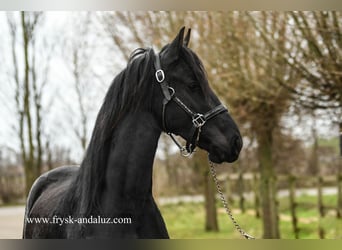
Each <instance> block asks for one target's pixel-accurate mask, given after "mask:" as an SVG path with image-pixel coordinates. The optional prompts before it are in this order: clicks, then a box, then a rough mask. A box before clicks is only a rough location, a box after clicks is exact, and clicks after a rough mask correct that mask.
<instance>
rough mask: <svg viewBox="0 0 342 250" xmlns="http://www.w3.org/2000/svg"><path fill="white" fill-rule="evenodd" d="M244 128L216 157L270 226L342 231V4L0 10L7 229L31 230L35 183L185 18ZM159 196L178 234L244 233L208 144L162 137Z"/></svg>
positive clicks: (258, 227) (250, 229)
mask: <svg viewBox="0 0 342 250" xmlns="http://www.w3.org/2000/svg"><path fill="white" fill-rule="evenodd" d="M184 25H185V26H187V27H190V28H192V37H191V41H190V48H191V49H193V50H194V51H195V52H196V53H197V54H198V55H199V57H200V58H201V59H202V61H203V64H204V65H205V68H206V70H207V75H208V79H209V82H210V84H211V86H212V88H213V89H214V91H215V92H216V93H217V94H218V96H219V97H220V99H221V100H222V102H223V103H224V104H225V105H226V106H227V107H228V109H229V112H230V113H231V114H232V116H233V117H234V119H235V120H236V121H237V123H238V126H239V128H240V130H241V133H242V135H243V140H244V147H243V150H242V152H241V155H240V158H239V160H238V161H237V162H235V163H234V164H222V165H220V166H217V171H218V178H219V180H220V184H221V185H222V187H223V191H224V194H225V196H226V198H227V200H228V202H229V204H230V206H231V208H232V210H233V214H234V216H235V217H236V219H237V221H238V222H239V224H241V226H242V227H243V228H244V229H245V230H246V231H247V233H249V234H252V235H254V236H256V237H257V238H285V239H293V238H342V160H341V154H342V152H341V150H342V149H341V147H342V146H341V143H342V142H341V141H342V139H341V131H342V13H341V12H337V11H320V12H297V11H295V12H274V11H272V12H237V11H235V12H234V11H226V12H189V11H183V12H0V33H1V34H2V35H1V37H0V62H1V64H0V65H1V66H0V118H1V120H0V121H1V122H0V238H20V237H21V232H22V225H23V216H24V204H25V199H26V196H27V193H28V191H29V189H30V187H31V185H32V183H33V181H34V180H35V179H36V178H37V176H39V175H40V174H41V173H43V172H45V171H48V170H50V169H53V168H55V167H58V166H62V165H70V164H80V162H81V161H82V159H83V155H84V152H85V150H86V147H87V144H88V141H89V138H90V135H91V132H92V128H93V125H94V121H95V118H96V114H97V112H98V110H99V108H100V105H101V103H102V100H103V98H104V95H105V93H106V91H107V88H108V87H109V85H110V83H111V81H112V79H113V78H114V76H115V75H116V74H118V73H119V72H120V71H121V70H122V69H123V68H124V67H125V65H126V62H127V60H128V58H129V56H130V54H131V52H132V51H133V50H134V49H136V48H138V47H153V48H154V49H155V50H156V51H159V50H160V49H161V47H162V46H163V45H165V44H167V43H169V42H170V41H171V40H172V39H173V38H174V36H175V35H176V34H177V32H178V31H179V29H180V28H181V27H182V26H184ZM153 175H154V176H153V179H154V195H155V197H156V200H157V203H158V205H159V207H160V210H161V213H162V215H163V217H164V219H165V221H166V224H167V228H168V230H169V233H170V237H171V238H191V239H196V238H214V239H215V238H229V239H232V238H238V239H239V238H241V236H240V235H239V234H238V232H237V231H235V229H234V226H233V224H232V223H231V222H230V221H229V219H228V216H227V214H225V211H224V209H223V208H222V205H221V204H220V200H219V199H217V198H218V197H217V192H216V187H215V185H214V183H213V181H212V178H211V176H210V173H209V166H208V162H207V155H206V153H205V152H203V151H198V152H196V153H195V154H194V155H193V157H191V158H190V159H188V158H183V157H182V156H180V154H179V152H178V151H177V149H176V148H175V147H174V145H173V144H172V141H170V140H169V139H168V138H167V137H166V136H164V135H162V137H161V139H160V142H159V146H158V151H157V156H156V159H155V164H154V173H153Z"/></svg>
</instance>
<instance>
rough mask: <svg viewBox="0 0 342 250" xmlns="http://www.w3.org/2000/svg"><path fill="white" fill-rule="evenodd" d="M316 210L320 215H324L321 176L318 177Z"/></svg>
mask: <svg viewBox="0 0 342 250" xmlns="http://www.w3.org/2000/svg"><path fill="white" fill-rule="evenodd" d="M317 188H318V189H317V191H318V211H319V215H320V216H321V217H324V216H325V211H324V205H323V178H322V176H319V177H318V185H317Z"/></svg>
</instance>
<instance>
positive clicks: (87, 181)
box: [69, 48, 154, 216]
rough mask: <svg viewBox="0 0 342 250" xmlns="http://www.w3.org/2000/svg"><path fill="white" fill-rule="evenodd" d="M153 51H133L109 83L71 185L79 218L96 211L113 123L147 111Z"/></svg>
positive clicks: (150, 93)
mask: <svg viewBox="0 0 342 250" xmlns="http://www.w3.org/2000/svg"><path fill="white" fill-rule="evenodd" d="M153 59H154V51H153V49H151V48H148V49H143V48H139V49H136V50H135V51H134V52H133V53H132V54H131V56H130V58H129V61H128V63H127V66H126V68H125V69H124V70H122V71H121V72H120V73H119V74H118V75H117V76H116V77H115V78H114V80H113V81H112V83H111V85H110V87H109V89H108V92H107V94H106V96H105V98H104V101H103V104H102V106H101V108H100V111H99V113H98V115H97V118H96V122H95V126H94V129H93V132H92V136H91V139H90V143H89V145H88V148H87V151H86V153H85V157H84V159H83V161H82V163H81V166H80V170H79V174H78V175H77V177H76V179H75V180H74V182H73V185H72V190H71V196H72V197H71V200H69V201H72V200H74V201H77V203H78V204H77V205H76V204H73V205H72V207H78V208H79V211H78V212H79V213H80V214H81V215H84V216H87V215H89V213H90V212H92V211H93V210H94V209H95V210H96V209H97V208H98V198H99V195H98V194H100V192H101V190H102V188H103V183H104V178H105V173H106V167H107V161H108V155H109V150H110V148H111V145H110V144H111V143H112V136H113V133H114V130H115V128H116V126H117V124H118V123H119V122H120V120H122V119H123V118H124V117H125V115H126V114H127V113H129V112H134V111H136V110H137V109H138V108H141V107H145V108H151V107H150V106H151V99H152V98H151V97H150V96H151V95H152V91H151V86H146V85H151V84H152V82H153V79H152V77H153V76H154V72H153V70H154V68H153Z"/></svg>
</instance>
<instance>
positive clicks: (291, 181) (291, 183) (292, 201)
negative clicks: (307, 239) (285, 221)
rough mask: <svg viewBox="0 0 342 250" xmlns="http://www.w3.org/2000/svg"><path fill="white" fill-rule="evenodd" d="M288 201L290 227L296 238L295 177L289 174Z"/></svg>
mask: <svg viewBox="0 0 342 250" xmlns="http://www.w3.org/2000/svg"><path fill="white" fill-rule="evenodd" d="M288 181H289V201H290V211H291V217H292V229H293V233H294V236H295V238H296V239H299V231H300V229H299V227H298V218H297V213H296V208H297V205H298V203H297V202H296V177H294V176H293V175H289V178H288Z"/></svg>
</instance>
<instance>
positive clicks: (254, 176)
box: [253, 174, 260, 219]
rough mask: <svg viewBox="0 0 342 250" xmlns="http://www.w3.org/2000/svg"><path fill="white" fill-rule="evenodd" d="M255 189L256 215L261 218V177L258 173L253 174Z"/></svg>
mask: <svg viewBox="0 0 342 250" xmlns="http://www.w3.org/2000/svg"><path fill="white" fill-rule="evenodd" d="M253 191H254V209H255V217H256V218H258V219H259V218H260V197H259V178H258V176H257V174H254V175H253Z"/></svg>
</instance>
